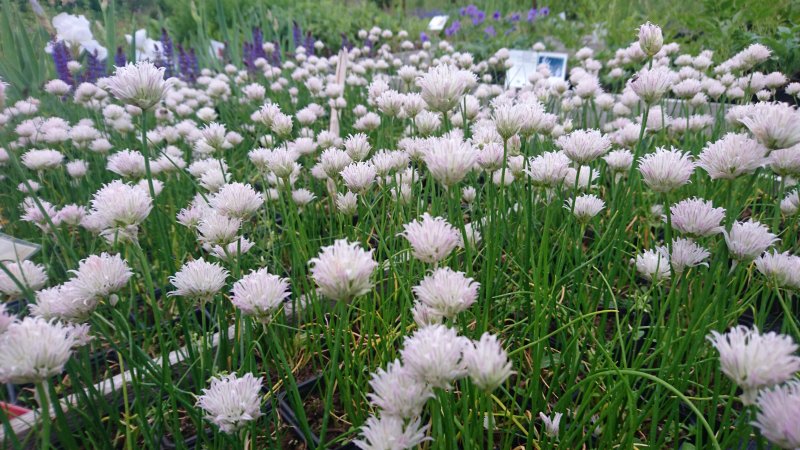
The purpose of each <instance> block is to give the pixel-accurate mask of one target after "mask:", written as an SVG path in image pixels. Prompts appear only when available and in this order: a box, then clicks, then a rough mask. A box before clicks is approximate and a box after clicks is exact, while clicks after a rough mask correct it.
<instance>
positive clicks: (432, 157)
mask: <svg viewBox="0 0 800 450" xmlns="http://www.w3.org/2000/svg"><path fill="white" fill-rule="evenodd" d="M422 157H423V159H424V160H425V165H426V166H427V167H428V170H429V171H430V172H431V176H433V178H434V179H435V180H436V181H438V182H439V183H442V185H444V187H445V188H449V187H450V186H453V185H455V184H457V183H459V182H460V181H461V180H463V179H464V178H465V177H466V176H467V174H469V172H471V171H472V169H473V168H475V165H476V164H477V162H478V151H477V150H475V148H474V147H473V146H472V145H471V144H470V143H469V142H464V141H463V140H461V138H459V137H442V138H435V139H432V140H431V142H430V146H429V147H428V148H427V149H425V150H424V153H423V156H422Z"/></svg>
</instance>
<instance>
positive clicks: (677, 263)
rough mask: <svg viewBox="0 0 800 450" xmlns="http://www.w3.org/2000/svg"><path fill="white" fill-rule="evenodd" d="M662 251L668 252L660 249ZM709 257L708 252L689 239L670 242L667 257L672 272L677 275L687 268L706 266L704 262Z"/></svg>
mask: <svg viewBox="0 0 800 450" xmlns="http://www.w3.org/2000/svg"><path fill="white" fill-rule="evenodd" d="M662 251H664V252H666V251H668V250H667V249H666V248H663V247H662ZM709 256H710V253H708V250H706V249H704V248H703V247H701V246H699V245H698V244H697V243H696V242H694V241H692V240H691V239H684V238H678V239H673V240H672V252H671V253H670V255H669V259H670V263H672V270H674V271H675V273H677V274H681V273H683V272H684V271H685V270H686V269H687V268H690V267H697V266H706V267H708V263H707V262H705V261H706V259H708V257H709Z"/></svg>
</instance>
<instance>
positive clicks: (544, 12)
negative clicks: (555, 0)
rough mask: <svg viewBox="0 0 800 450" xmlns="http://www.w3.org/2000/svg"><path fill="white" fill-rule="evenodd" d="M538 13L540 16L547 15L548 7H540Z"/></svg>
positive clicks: (548, 13)
mask: <svg viewBox="0 0 800 450" xmlns="http://www.w3.org/2000/svg"><path fill="white" fill-rule="evenodd" d="M539 15H540V16H548V15H550V8H548V7H547V6H545V7H544V8H542V9H541V11H539Z"/></svg>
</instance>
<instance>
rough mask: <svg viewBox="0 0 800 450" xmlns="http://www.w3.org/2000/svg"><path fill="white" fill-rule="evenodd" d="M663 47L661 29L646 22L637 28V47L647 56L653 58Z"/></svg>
mask: <svg viewBox="0 0 800 450" xmlns="http://www.w3.org/2000/svg"><path fill="white" fill-rule="evenodd" d="M663 45H664V35H663V34H662V33H661V27H659V26H658V25H656V24H653V23H650V22H647V23H645V24H643V25H642V26H640V27H639V47H641V49H642V51H643V52H645V53H646V54H647V56H651V57H652V56H653V55H655V54H656V53H658V52H659V50H661V47H662V46H663Z"/></svg>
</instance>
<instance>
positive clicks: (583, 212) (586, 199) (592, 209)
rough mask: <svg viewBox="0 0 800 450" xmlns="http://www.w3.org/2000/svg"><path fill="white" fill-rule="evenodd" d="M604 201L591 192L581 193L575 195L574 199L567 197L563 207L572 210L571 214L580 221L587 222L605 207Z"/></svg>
mask: <svg viewBox="0 0 800 450" xmlns="http://www.w3.org/2000/svg"><path fill="white" fill-rule="evenodd" d="M573 203H574V205H573ZM605 206H606V202H604V201H603V200H602V199H601V198H600V197H598V196H596V195H593V194H583V195H579V196H577V197H575V199H574V200H573V199H571V198H568V199H567V200H566V201H565V202H564V209H566V210H568V211H572V214H574V215H575V217H577V218H578V220H579V221H581V222H588V221H590V220H592V218H593V217H594V216H596V215H598V214H599V213H600V211H602V210H603V208H605Z"/></svg>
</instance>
